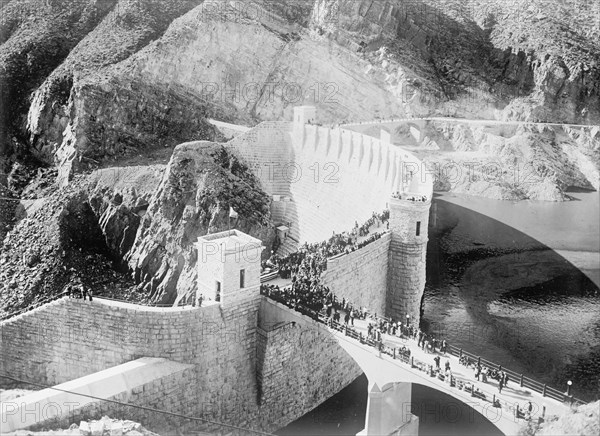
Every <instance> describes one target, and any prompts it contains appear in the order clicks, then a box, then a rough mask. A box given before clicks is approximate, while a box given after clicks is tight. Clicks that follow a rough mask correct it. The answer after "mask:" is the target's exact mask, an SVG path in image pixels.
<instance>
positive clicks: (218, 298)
mask: <svg viewBox="0 0 600 436" xmlns="http://www.w3.org/2000/svg"><path fill="white" fill-rule="evenodd" d="M215 288H216V289H215V291H216V294H215V301H221V282H220V281H218V280H217V281H216V282H215Z"/></svg>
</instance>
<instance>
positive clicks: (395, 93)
mask: <svg viewBox="0 0 600 436" xmlns="http://www.w3.org/2000/svg"><path fill="white" fill-rule="evenodd" d="M3 5H4V4H3ZM590 17H592V18H593V17H600V8H599V7H598V5H597V2H579V1H575V0H565V1H562V2H547V1H545V0H533V1H525V0H516V1H513V2H505V1H503V0H490V1H488V0H469V1H467V2H462V1H459V0H422V1H412V0H411V1H409V0H381V1H371V0H358V1H346V0H301V1H288V0H281V1H276V2H274V1H271V0H260V1H257V2H252V3H251V4H247V3H244V2H235V1H232V2H229V1H220V0H216V1H201V0H149V1H137V0H110V1H102V2H97V1H92V0H57V1H54V0H53V1H42V0H12V1H11V2H9V3H8V4H6V5H4V6H3V8H2V16H1V17H0V43H1V44H2V45H1V46H0V88H1V89H2V101H3V103H4V102H10V104H8V105H7V104H3V105H2V106H1V107H2V113H1V114H0V115H1V118H0V121H1V122H0V124H1V126H2V129H3V130H2V131H1V132H0V133H1V134H0V152H1V154H2V160H1V161H0V165H1V167H0V172H2V173H3V174H0V183H2V182H4V181H6V182H7V185H8V187H9V188H10V190H11V191H12V192H10V193H7V195H6V196H4V197H5V198H3V199H1V200H0V208H1V209H2V213H3V215H2V216H3V217H4V218H3V221H4V222H2V223H0V224H1V225H2V226H3V228H4V230H0V236H2V232H8V235H7V238H6V240H5V244H4V248H3V253H4V254H3V256H5V257H6V259H7V260H6V261H5V262H8V264H10V268H9V269H7V270H6V271H10V274H9V276H10V277H17V278H18V279H17V281H16V282H15V283H17V286H19V285H23V286H24V287H23V289H20V290H18V291H16V289H17V288H14V287H12V288H11V287H7V286H8V285H5V288H4V291H3V292H4V294H3V295H4V296H5V297H6V298H9V295H11V293H14V295H16V296H15V297H14V301H15V302H18V301H20V302H21V303H22V304H29V303H28V302H30V301H32V299H34V294H35V293H36V292H42V291H40V290H39V289H41V288H40V286H42V285H41V283H42V282H43V281H42V280H38V279H35V277H38V276H37V275H36V274H32V273H31V270H30V268H31V267H30V266H29V265H28V263H31V262H28V261H26V260H24V258H28V256H29V255H27V254H26V251H27V250H26V248H27V247H24V246H23V247H18V248H15V243H16V241H19V240H20V241H25V239H26V238H27V239H30V238H33V239H39V240H40V241H46V240H47V242H48V243H47V248H44V249H43V250H42V253H41V254H40V255H39V256H41V259H42V261H41V263H40V265H45V267H46V272H45V273H46V274H47V273H48V270H47V269H48V268H50V269H51V270H53V267H52V266H51V265H50V260H51V259H52V258H53V256H55V254H56V253H62V250H65V252H66V253H67V254H66V258H67V259H68V258H69V254H68V253H70V252H71V251H72V250H75V251H73V253H75V254H76V251H77V252H78V250H79V248H80V247H79V246H78V245H77V244H76V243H75V242H73V244H74V245H73V246H72V247H75V248H73V249H72V248H70V247H71V245H70V244H71V243H70V242H69V243H65V242H64V241H67V240H69V238H66V239H65V238H62V239H61V238H58V236H56V235H58V234H59V233H60V232H59V229H63V230H62V231H63V234H65V232H66V234H69V235H71V234H73V233H74V232H75V231H76V230H68V231H67V230H64V229H69V228H71V227H70V226H72V225H75V224H76V223H72V222H71V221H69V220H68V219H66V218H65V216H61V215H60V214H61V210H67V211H71V210H79V212H80V213H81V214H83V215H82V216H85V217H86V218H85V220H90V221H89V222H90V223H92V222H93V223H95V224H94V227H93V228H94V229H96V230H97V232H96V230H95V232H96V233H93V234H90V238H91V239H90V240H91V241H92V244H91V245H92V246H93V247H96V248H94V250H93V253H90V255H91V256H96V255H98V256H103V257H104V258H105V259H107V261H106V262H107V265H109V264H110V262H114V265H115V267H116V268H117V269H119V271H122V272H126V273H127V274H131V273H132V274H133V279H134V280H135V283H136V284H137V285H140V286H138V287H136V288H135V289H136V292H138V294H136V295H138V297H139V298H148V299H152V300H153V301H168V302H173V301H176V300H177V299H178V298H185V295H186V292H188V291H189V290H190V289H192V287H193V280H194V268H195V267H194V265H195V262H196V260H195V259H194V257H193V256H194V255H193V249H192V243H193V239H194V238H195V237H197V236H198V235H199V234H203V232H204V233H205V232H207V231H209V230H210V231H212V230H215V231H216V230H217V229H218V230H222V229H224V228H226V225H225V221H226V218H227V214H226V212H227V210H228V206H229V205H231V204H234V205H235V206H234V207H235V208H236V210H238V209H239V210H238V212H240V217H241V218H240V223H239V226H238V228H242V229H243V230H244V229H245V230H247V231H248V232H250V233H251V234H253V235H255V236H258V237H261V238H262V239H263V240H264V241H268V240H269V238H270V237H271V230H270V229H269V227H268V225H267V224H266V222H265V221H264V220H263V218H259V217H257V216H255V215H253V212H254V211H262V212H261V214H262V215H261V216H265V214H267V212H266V211H267V209H266V208H267V204H268V203H267V202H266V200H265V199H264V198H263V197H261V195H262V194H260V192H261V190H260V187H259V186H258V184H257V183H256V182H255V181H253V179H252V178H251V177H250V176H249V175H248V174H246V173H245V172H244V171H243V170H242V169H240V167H238V166H237V164H235V165H234V164H232V162H233V161H235V159H234V157H231V156H228V157H227V158H225V157H222V156H221V157H219V156H220V154H219V153H221V152H219V151H218V150H219V147H218V146H217V145H215V144H214V141H221V140H222V139H223V137H222V136H221V135H220V134H219V132H218V131H217V130H216V129H215V128H214V127H213V126H212V125H211V124H209V123H208V122H207V118H215V119H218V120H222V121H228V122H233V123H239V124H245V125H254V124H256V123H258V122H260V121H263V120H289V119H290V117H291V112H292V108H293V107H294V106H297V105H302V104H306V105H315V106H317V108H318V113H319V120H318V121H319V122H324V123H330V122H331V123H338V122H343V121H344V120H347V121H361V120H371V119H374V118H388V117H403V116H429V115H434V116H440V115H443V116H454V117H465V118H484V119H498V120H526V121H561V122H569V123H586V124H591V125H597V124H600V100H599V98H600V97H599V96H600V88H599V87H600V76H599V74H600V66H599V65H598V59H600V45H599V44H598V41H599V40H600V29H599V26H598V22H600V20H598V19H590ZM7 108H8V109H10V110H8V109H7ZM424 133H425V137H426V139H425V141H423V142H422V143H419V144H413V145H416V146H417V147H419V149H418V150H417V151H416V152H417V153H420V154H421V156H422V157H423V158H424V159H425V160H426V161H428V162H430V163H431V164H432V165H434V166H435V165H437V166H438V167H440V166H442V165H444V164H447V163H449V162H458V163H459V164H460V165H462V168H463V170H464V169H465V168H466V169H468V168H469V165H471V164H472V163H473V162H474V163H476V164H477V165H478V166H479V167H478V168H479V169H478V170H477V171H474V172H473V176H472V177H465V178H461V179H458V180H453V179H452V177H451V176H450V175H446V174H444V173H438V179H437V186H438V188H440V189H450V190H454V191H456V192H465V193H470V194H474V195H483V196H488V197H493V198H512V199H522V198H532V199H543V200H564V199H568V195H566V194H565V189H566V188H567V187H568V186H577V187H581V188H594V189H598V179H599V177H598V168H599V163H600V133H599V131H598V129H597V128H587V129H580V128H576V127H563V128H544V129H538V128H537V127H535V126H528V127H522V128H512V127H507V126H505V127H503V128H498V129H493V128H481V127H477V126H469V125H455V124H454V125H451V124H444V123H437V124H436V123H430V125H428V127H427V131H426V132H424ZM189 141H211V142H210V143H196V142H194V143H191V144H190V143H188V144H185V145H182V146H180V148H177V149H175V152H174V154H173V156H172V158H171V159H170V160H169V156H170V154H171V152H172V150H173V147H175V146H176V145H177V144H181V143H186V142H189ZM156 156H161V159H160V160H157V159H156ZM132 160H134V161H135V160H137V164H141V165H142V166H140V167H135V169H134V167H131V166H128V167H127V168H128V169H127V170H119V171H122V172H121V173H119V175H118V177H116V176H114V177H113V176H111V175H110V174H111V171H113V172H114V171H117V170H115V169H114V168H115V167H119V166H120V165H123V163H124V162H130V161H132ZM167 161H168V162H169V163H168V165H163V164H165V163H166V162H167ZM219 162H220V163H219ZM496 164H497V165H499V166H500V167H501V169H502V170H501V171H499V172H498V171H495V170H494V168H497V166H489V165H496ZM128 165H130V164H128ZM148 165H150V166H148ZM485 165H488V167H487V168H486V169H483V168H484V167H485ZM143 166H146V167H147V168H145V169H144V167H143ZM511 166H512V167H511ZM218 168H220V169H218ZM510 168H513V170H509V169H510ZM217 169H218V170H217ZM510 171H513V172H510ZM517 171H518V172H517ZM117 172H118V171H117ZM463 174H467V173H466V172H464V171H463ZM515 175H517V176H516V177H517V179H515ZM115 177H116V178H115ZM123 177H125V179H128V178H130V179H131V182H130V183H129V182H127V183H126V181H125V180H124V179H123ZM128 180H129V179H128ZM239 180H244V181H245V182H246V183H248V184H249V185H250V186H251V189H249V190H247V192H246V191H245V190H244V189H243V187H242V185H239V184H238V183H237V181H239ZM532 182H533V183H532ZM69 183H70V184H72V185H73V184H74V186H72V187H68V186H67V185H68V184H69ZM224 186H226V187H227V189H224V188H223V187H224ZM57 187H62V188H63V190H60V191H57V189H58V188H57ZM150 188H151V189H150ZM70 189H72V190H73V191H70ZM232 192H235V193H236V195H238V196H239V199H240V200H239V201H238V200H237V199H236V198H237V197H235V198H234V197H232V196H231V195H230V194H231V193H232ZM11 195H13V196H21V198H27V199H28V201H30V202H33V203H27V204H26V205H24V206H22V207H23V208H26V209H27V208H31V207H32V209H31V211H33V212H32V213H31V214H29V216H28V217H27V218H26V219H23V220H22V221H20V222H19V223H17V224H16V225H15V227H14V228H13V229H12V230H11V227H12V225H13V222H12V220H13V218H14V216H13V214H14V212H15V210H16V209H17V208H16V207H14V208H13V207H12V206H9V204H11V202H10V200H7V199H6V198H10V196H11ZM42 199H43V200H42ZM39 201H48V202H49V203H48V204H51V205H54V206H52V207H49V208H40V207H39V204H37V203H35V202H39ZM79 203H81V204H86V205H87V206H85V208H84V209H81V210H80V209H79V208H80V206H77V205H78V204H79ZM246 204H252V205H254V206H255V207H254V208H253V209H252V208H247V207H246V206H245V205H246ZM34 206H35V207H34ZM81 207H83V206H81ZM42 209H43V210H42ZM36 210H37V212H35V211H36ZM69 213H70V212H69ZM267 215H268V214H267ZM65 223H66V224H65ZM65 225H66V226H67V227H65ZM7 226H8V227H7ZM61 226H62V227H61ZM240 226H241V227H240ZM45 229H55V230H49V231H50V233H49V234H51V235H55V236H56V238H55V236H52V237H50V236H48V235H49V234H48V233H47V232H46V230H45ZM74 229H79V227H76V228H74ZM94 235H95V236H94ZM98 235H101V237H100V236H98ZM15 238H16V239H15ZM19 238H21V239H19ZM48 238H50V239H48ZM57 238H58V239H57ZM11 241H12V242H11ZM52 241H54V242H52ZM100 242H102V244H100ZM23 244H24V242H23ZM65 244H66V245H65ZM80 245H81V244H80ZM48 250H50V251H48ZM70 250H71V251H70ZM82 250H83V248H82ZM61 256H62V255H61ZM61 256H59V257H58V258H59V259H62V257H61ZM29 257H32V258H34V259H35V258H37V257H36V255H35V254H32V255H31V256H29ZM75 258H76V256H74V257H73V259H75ZM44 259H48V261H47V262H48V263H45V262H46V260H44ZM34 264H35V262H34ZM36 265H38V264H36ZM63 267H65V268H66V270H65V269H64V268H63ZM39 268H41V269H40V271H43V270H44V266H40V267H39ZM60 268H62V271H63V272H62V273H60V274H58V272H57V273H56V277H57V279H56V280H54V281H52V280H50V281H49V282H48V283H50V285H49V286H51V287H52V289H54V291H57V290H58V288H59V287H60V286H62V285H63V284H64V283H66V281H67V280H69V279H70V275H69V274H66V273H64V271H69V268H75V266H70V264H69V262H66V261H61V262H59V269H60ZM59 269H57V270H56V271H59ZM7 274H8V273H7ZM9 276H6V277H9ZM26 276H27V277H29V279H31V280H30V281H31V283H29V284H26V283H27V282H26ZM19 277H20V278H19ZM27 280H28V279H27ZM36 280H37V281H36ZM34 282H35V283H34ZM36 283H38V284H36ZM130 285H131V286H130ZM132 286H133V285H132V284H131V283H128V284H127V287H129V288H130V289H134V288H133V287H132ZM44 292H45V291H44ZM25 294H27V295H28V296H27V297H26V296H25ZM10 298H12V297H10ZM136 298H137V297H136Z"/></svg>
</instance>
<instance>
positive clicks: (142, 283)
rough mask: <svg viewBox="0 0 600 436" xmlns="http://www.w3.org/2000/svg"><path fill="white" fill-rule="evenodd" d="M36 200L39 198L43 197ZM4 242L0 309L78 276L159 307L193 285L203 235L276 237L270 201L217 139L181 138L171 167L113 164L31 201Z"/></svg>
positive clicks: (40, 296)
mask: <svg viewBox="0 0 600 436" xmlns="http://www.w3.org/2000/svg"><path fill="white" fill-rule="evenodd" d="M36 203H37V204H36ZM28 205H29V207H28V208H27V209H26V210H25V211H24V212H23V214H24V216H22V217H20V218H21V219H20V220H19V221H18V222H17V223H16V224H15V225H14V227H13V228H12V230H11V231H10V232H9V234H8V235H7V236H6V238H5V239H4V244H3V246H2V250H1V252H0V253H1V254H0V265H2V268H1V269H0V307H2V308H3V310H4V311H5V312H9V311H11V310H17V309H21V308H26V307H28V306H30V305H33V304H37V303H40V302H43V301H45V300H46V299H48V298H49V297H52V296H54V295H57V294H59V293H61V292H63V290H64V288H65V286H66V285H67V284H68V283H74V282H81V283H83V284H84V285H85V286H87V287H91V288H92V289H94V291H95V293H96V295H97V296H98V295H105V296H110V297H116V298H125V299H127V300H130V301H141V302H153V303H161V304H172V303H177V302H179V301H180V300H184V301H185V300H187V299H188V298H189V297H190V295H191V294H189V292H190V291H192V290H195V288H196V282H195V280H196V271H197V254H196V251H195V250H194V246H193V244H194V243H195V242H196V240H197V237H198V236H201V235H205V234H207V233H214V232H218V231H222V230H227V228H228V226H229V224H230V222H229V219H228V215H229V207H233V208H234V209H235V210H236V211H237V212H238V213H239V215H240V217H239V219H238V220H237V222H234V223H232V224H234V225H235V226H236V228H238V229H240V230H242V231H244V232H247V233H249V234H252V235H254V236H256V237H259V238H261V239H262V240H263V241H265V243H266V244H271V243H272V241H273V238H274V229H273V227H272V226H271V225H270V220H269V216H270V213H269V201H268V198H267V196H266V195H265V194H264V192H263V191H262V190H261V189H260V186H259V184H258V181H257V180H256V179H255V177H254V176H253V175H252V174H251V173H250V171H249V170H248V168H247V167H246V166H245V165H244V164H243V163H241V162H240V161H239V160H238V159H237V158H236V157H235V156H234V155H232V154H230V153H229V152H227V151H226V149H225V148H224V147H223V146H222V145H220V144H215V143H209V142H193V143H185V144H181V145H179V146H178V147H177V148H176V149H175V151H174V152H173V156H172V157H171V159H170V161H169V163H168V164H167V165H146V166H127V167H110V168H104V169H101V170H97V171H94V172H92V173H90V174H88V175H80V176H77V177H76V178H75V180H74V181H72V182H71V183H70V184H69V185H68V186H66V187H63V188H60V189H57V190H54V191H53V192H52V193H51V194H49V195H48V196H47V197H44V198H43V199H38V200H35V201H32V202H30V203H28Z"/></svg>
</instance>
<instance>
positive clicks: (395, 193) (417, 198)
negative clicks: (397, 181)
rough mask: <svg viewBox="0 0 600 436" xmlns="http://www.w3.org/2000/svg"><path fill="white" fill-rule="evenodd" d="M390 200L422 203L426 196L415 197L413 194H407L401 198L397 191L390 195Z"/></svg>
mask: <svg viewBox="0 0 600 436" xmlns="http://www.w3.org/2000/svg"><path fill="white" fill-rule="evenodd" d="M392 198H396V199H398V200H408V201H422V202H425V201H427V196H426V195H415V194H411V195H408V194H407V195H405V196H402V194H401V193H400V192H398V191H396V192H394V193H392Z"/></svg>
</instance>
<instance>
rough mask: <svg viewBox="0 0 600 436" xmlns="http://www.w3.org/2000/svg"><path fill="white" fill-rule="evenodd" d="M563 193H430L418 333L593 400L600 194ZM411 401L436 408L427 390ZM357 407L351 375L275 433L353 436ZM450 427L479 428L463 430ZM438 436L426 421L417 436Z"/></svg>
mask: <svg viewBox="0 0 600 436" xmlns="http://www.w3.org/2000/svg"><path fill="white" fill-rule="evenodd" d="M570 195H572V196H573V198H574V200H573V201H570V202H564V203H549V202H534V201H522V202H511V201H497V200H489V199H483V198H474V197H467V196H461V195H456V194H450V193H443V194H436V196H435V198H434V200H433V203H432V210H431V220H430V227H429V245H428V258H427V285H426V289H425V295H424V298H423V318H422V326H423V328H425V329H428V330H429V331H430V332H435V333H438V334H440V335H443V336H444V337H446V338H447V340H448V341H450V342H452V343H453V344H455V345H457V346H462V347H464V348H465V349H466V350H469V351H470V352H473V353H480V354H481V356H482V357H485V358H487V359H489V360H492V361H495V362H497V363H499V364H502V365H504V366H505V367H508V368H511V369H514V370H516V371H523V372H524V373H525V374H527V375H529V376H530V377H534V378H536V379H538V380H540V381H544V382H547V383H548V384H550V385H553V386H555V387H557V388H563V387H564V388H566V386H564V382H565V380H567V379H571V380H572V381H573V388H574V389H573V392H574V393H575V395H576V396H577V397H580V398H583V399H586V400H594V399H597V398H598V393H599V390H600V381H599V376H600V292H599V289H598V288H599V286H600V253H599V252H600V222H599V216H600V201H599V200H600V195H599V194H598V193H597V192H572V193H570ZM418 396H419V401H430V402H436V401H443V399H442V398H437V397H438V395H437V394H436V393H435V392H432V391H428V392H420V391H419V393H418ZM366 402H367V380H366V378H365V377H364V376H361V377H359V379H357V380H356V381H355V382H354V383H352V384H351V385H350V386H348V387H347V388H346V389H344V390H342V391H341V392H340V393H339V394H338V395H336V396H334V397H332V398H331V399H330V400H328V401H327V402H325V403H324V404H322V405H321V406H319V407H317V408H316V409H315V410H313V411H312V412H310V413H309V414H307V415H305V416H304V417H302V418H300V419H299V420H298V421H296V422H294V423H292V424H290V425H289V426H287V427H286V428H284V429H281V430H280V431H278V432H277V434H280V435H292V434H320V435H325V434H332V435H333V434H336V435H343V434H356V432H358V431H360V430H362V429H363V428H364V420H365V411H366V404H367V403H366ZM480 425H481V426H484V425H485V423H480ZM453 427H454V428H455V429H457V431H459V430H460V427H462V430H460V431H459V433H461V432H463V433H464V432H466V433H469V432H470V431H471V430H473V431H475V432H477V431H479V432H480V433H481V432H482V430H483V427H480V426H479V425H476V426H473V423H472V422H470V423H465V425H464V426H460V425H454V426H453ZM448 429H449V427H448V426H447V425H445V423H443V422H433V421H432V420H431V419H429V420H426V421H424V422H423V423H422V426H421V428H420V432H423V434H442V433H447V432H448ZM484 433H486V432H485V431H484Z"/></svg>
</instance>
